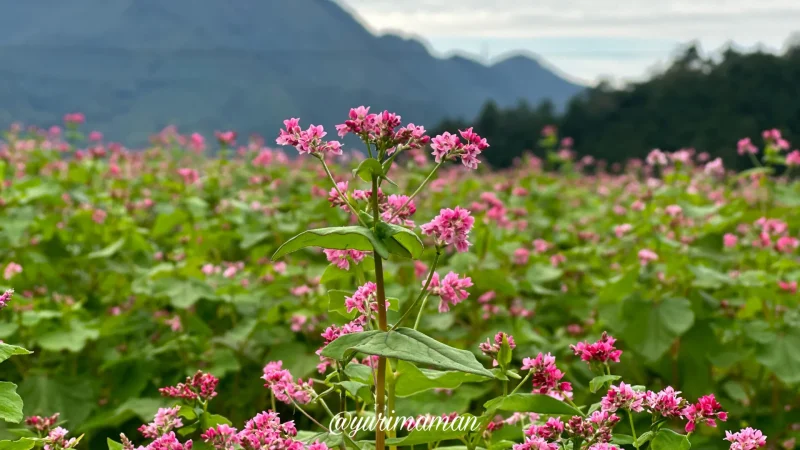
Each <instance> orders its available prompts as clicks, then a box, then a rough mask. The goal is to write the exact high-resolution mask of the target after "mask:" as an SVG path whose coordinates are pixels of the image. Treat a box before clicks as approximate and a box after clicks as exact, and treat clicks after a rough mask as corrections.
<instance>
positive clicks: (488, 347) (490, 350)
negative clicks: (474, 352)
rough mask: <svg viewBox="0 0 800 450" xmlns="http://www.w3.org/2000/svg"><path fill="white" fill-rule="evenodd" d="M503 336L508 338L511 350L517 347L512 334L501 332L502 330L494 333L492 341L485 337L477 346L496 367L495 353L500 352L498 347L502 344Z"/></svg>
mask: <svg viewBox="0 0 800 450" xmlns="http://www.w3.org/2000/svg"><path fill="white" fill-rule="evenodd" d="M503 336H505V338H506V340H508V346H509V347H510V348H511V349H512V350H513V349H515V348H517V343H516V342H514V336H511V335H510V334H506V333H503V332H502V331H500V332H498V333H497V334H495V335H494V342H492V341H491V340H489V339H488V338H487V339H486V342H481V343H480V345H478V348H479V349H480V350H481V352H483V354H484V355H486V356H489V357H491V358H492V366H494V367H497V365H498V362H497V354H498V353H500V347H501V346H502V345H503Z"/></svg>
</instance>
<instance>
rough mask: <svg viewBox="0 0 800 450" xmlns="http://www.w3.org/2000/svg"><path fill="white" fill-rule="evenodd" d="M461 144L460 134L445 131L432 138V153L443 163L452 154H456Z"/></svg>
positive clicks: (438, 161)
mask: <svg viewBox="0 0 800 450" xmlns="http://www.w3.org/2000/svg"><path fill="white" fill-rule="evenodd" d="M460 145H461V141H460V139H458V135H455V134H450V133H449V132H447V131H445V132H444V133H442V134H440V135H438V136H436V137H435V138H433V139H432V140H431V148H432V149H433V153H431V154H432V155H433V157H434V160H435V161H436V162H437V163H441V162H442V161H443V160H445V159H447V158H448V157H449V156H450V155H451V154H455V152H457V151H458V150H459V146H460Z"/></svg>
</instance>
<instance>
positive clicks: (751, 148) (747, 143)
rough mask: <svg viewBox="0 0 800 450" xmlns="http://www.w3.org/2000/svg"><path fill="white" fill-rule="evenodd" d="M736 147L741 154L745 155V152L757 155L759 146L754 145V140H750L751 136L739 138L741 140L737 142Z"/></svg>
mask: <svg viewBox="0 0 800 450" xmlns="http://www.w3.org/2000/svg"><path fill="white" fill-rule="evenodd" d="M736 148H737V151H738V152H739V155H744V154H751V155H755V154H757V153H758V148H757V147H756V146H755V145H753V142H752V141H751V140H750V138H742V139H739V142H738V143H737V144H736Z"/></svg>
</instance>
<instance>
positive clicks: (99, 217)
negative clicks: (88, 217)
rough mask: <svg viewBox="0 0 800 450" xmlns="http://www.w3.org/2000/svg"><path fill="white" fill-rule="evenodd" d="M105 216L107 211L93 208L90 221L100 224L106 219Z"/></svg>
mask: <svg viewBox="0 0 800 450" xmlns="http://www.w3.org/2000/svg"><path fill="white" fill-rule="evenodd" d="M106 217H108V213H107V212H105V211H103V210H102V209H95V210H94V212H93V213H92V221H94V223H96V224H102V223H103V222H105V221H106Z"/></svg>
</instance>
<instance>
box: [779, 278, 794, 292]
mask: <svg viewBox="0 0 800 450" xmlns="http://www.w3.org/2000/svg"><path fill="white" fill-rule="evenodd" d="M778 287H779V288H781V290H782V291H785V292H788V293H790V294H797V281H778Z"/></svg>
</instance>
